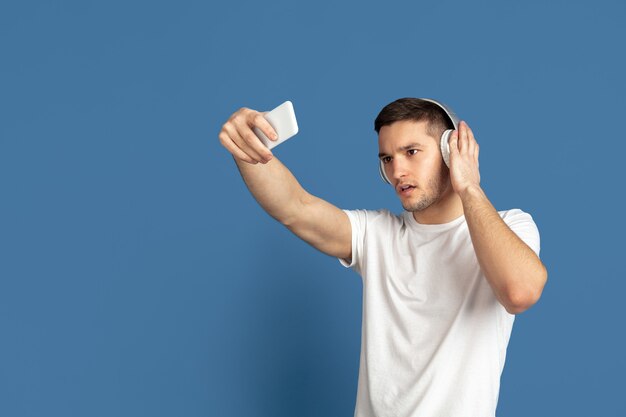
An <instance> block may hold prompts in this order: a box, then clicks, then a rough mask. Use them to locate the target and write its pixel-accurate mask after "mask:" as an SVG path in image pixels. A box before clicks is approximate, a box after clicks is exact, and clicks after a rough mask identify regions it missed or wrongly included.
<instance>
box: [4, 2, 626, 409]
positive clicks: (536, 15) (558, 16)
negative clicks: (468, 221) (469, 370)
mask: <svg viewBox="0 0 626 417" xmlns="http://www.w3.org/2000/svg"><path fill="white" fill-rule="evenodd" d="M592 4H593V5H592ZM625 18H626V6H625V3H624V2H621V1H594V2H591V1H589V2H581V1H554V2H550V3H549V4H548V2H545V1H525V2H502V1H475V2H461V1H458V2H456V1H437V2H422V1H412V2H396V1H390V2H384V3H383V2H372V3H370V2H353V3H336V2H308V3H298V2H293V1H271V2H250V1H238V2H222V3H221V4H215V2H155V1H150V2H148V1H146V2H106V3H105V2H99V3H98V2H85V1H80V2H79V1H76V2H68V1H65V2H19V3H18V2H13V4H11V3H7V2H3V3H2V6H0V48H1V56H0V135H1V136H0V137H1V138H0V192H1V197H0V198H1V200H0V222H1V223H0V415H1V416H66V417H67V416H111V415H116V416H350V415H352V413H353V410H354V403H355V397H356V387H357V376H358V363H359V349H360V329H361V327H360V326H361V295H362V293H361V291H362V285H361V280H360V277H359V276H358V275H357V274H356V273H354V272H353V271H351V270H348V269H344V268H343V267H342V266H341V265H340V264H339V262H338V261H337V260H336V259H334V258H331V257H328V256H326V255H324V254H322V253H321V252H318V251H317V250H315V249H313V248H312V247H310V246H308V245H307V244H306V243H305V242H303V241H301V240H299V239H298V238H297V237H296V236H295V235H293V234H291V232H289V231H288V230H287V229H286V228H284V227H282V226H281V225H280V224H278V223H277V222H276V221H275V220H273V219H272V218H271V217H270V216H269V215H267V214H266V213H265V212H264V211H263V210H262V209H261V208H260V207H259V206H258V205H257V203H256V201H255V200H254V198H253V197H252V196H251V195H250V194H249V193H248V191H247V189H246V187H245V185H244V183H243V181H242V180H241V177H240V176H239V173H238V171H237V169H236V167H235V164H234V162H233V160H232V158H231V156H230V154H229V153H228V152H227V151H226V149H225V148H224V147H222V146H221V144H220V142H219V139H218V137H217V135H218V133H219V130H220V128H221V126H222V124H223V123H224V122H225V121H226V120H227V119H228V117H229V116H230V115H231V114H232V113H233V112H235V111H236V110H237V109H239V108H240V107H250V108H253V109H257V110H261V111H265V110H271V109H272V108H274V107H275V106H277V105H278V104H280V103H282V102H283V101H285V100H291V101H292V102H293V103H294V107H295V110H296V114H297V116H298V122H299V125H300V133H299V134H298V135H297V136H296V137H294V138H293V139H292V140H290V141H289V142H286V143H285V144H282V145H281V146H279V147H278V148H276V149H275V152H274V154H275V156H276V157H278V158H279V159H280V160H281V161H282V162H283V163H284V164H285V165H286V166H287V167H289V168H290V169H291V171H292V172H293V173H294V175H295V176H296V177H297V178H298V180H299V181H300V183H301V184H302V185H303V186H304V187H305V188H306V189H307V190H308V191H309V192H311V193H312V194H315V195H317V196H319V197H321V198H324V199H326V200H327V201H329V202H332V203H333V204H335V205H336V206H338V207H341V208H346V209H355V208H369V209H378V208H388V209H390V210H392V211H394V212H396V213H399V212H400V211H401V210H402V207H401V205H400V203H399V201H398V199H397V197H396V196H395V194H394V193H393V190H391V189H390V188H389V186H387V185H385V184H383V183H382V181H380V179H379V177H378V172H377V168H376V161H377V158H376V154H377V152H378V148H377V137H376V134H375V132H374V130H373V121H374V118H375V117H376V115H377V114H378V112H379V111H380V109H381V108H382V107H383V106H384V105H386V104H387V103H389V102H391V101H393V100H395V99H397V98H400V97H407V96H413V97H434V98H438V99H440V100H442V101H443V102H445V103H447V104H449V105H450V106H451V107H452V108H453V109H454V110H455V111H456V113H457V114H458V115H460V116H461V117H462V118H463V119H464V120H466V121H467V122H468V123H469V125H470V127H472V129H473V131H474V133H475V135H476V138H477V141H478V143H479V144H480V162H481V164H480V168H481V185H482V186H483V188H484V190H485V192H486V193H487V196H488V197H489V198H490V200H491V202H492V203H493V204H494V206H495V207H496V208H497V209H498V210H505V209H510V208H521V209H522V210H524V211H527V212H529V213H531V214H532V216H533V218H534V220H535V222H536V224H537V226H538V228H539V230H540V234H541V258H542V260H543V262H544V264H545V265H546V266H547V268H548V271H549V278H548V283H547V286H546V287H545V290H544V292H543V296H542V298H541V300H540V301H539V303H538V304H536V305H535V306H534V307H533V308H531V309H530V310H528V311H526V312H524V313H523V314H520V315H518V316H517V318H516V322H515V326H514V328H513V333H512V336H511V342H510V344H509V348H508V354H507V363H506V366H505V368H504V373H503V375H502V387H501V392H500V400H499V404H498V412H497V415H498V416H510V417H514V416H529V415H532V416H555V415H567V416H590V415H597V416H604V417H609V416H623V415H626V397H625V396H624V395H623V392H624V383H623V380H624V375H625V373H626V363H625V359H624V352H625V351H626V342H625V340H624V330H623V321H624V320H623V319H624V308H623V299H624V296H623V293H624V289H625V287H626V285H625V283H624V282H625V281H624V278H625V277H626V274H625V273H624V266H623V251H624V244H623V237H624V234H625V232H626V230H625V227H624V221H623V220H622V217H623V214H622V212H621V211H622V210H621V209H622V208H623V207H624V205H623V204H622V203H623V197H622V193H623V191H620V190H623V186H624V185H623V184H624V179H625V178H624V173H623V170H622V168H621V166H623V164H622V162H623V158H624V157H623V155H624V151H625V149H626V146H625V145H624V133H623V127H622V121H623V115H624V110H625V104H626V101H625V99H624V97H625V96H626V94H625V93H626V88H625V83H624V77H623V74H624V73H626V65H625V60H624V53H623V51H624V42H623V41H624V39H626V29H625V25H624V23H623V22H624V19H625Z"/></svg>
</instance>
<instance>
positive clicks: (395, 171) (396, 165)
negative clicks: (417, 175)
mask: <svg viewBox="0 0 626 417" xmlns="http://www.w3.org/2000/svg"><path fill="white" fill-rule="evenodd" d="M387 166H389V168H388V169H389V170H391V176H390V178H393V179H394V180H396V181H397V180H399V179H401V178H402V177H405V176H406V175H407V173H408V168H407V167H408V162H407V161H405V160H403V159H402V158H394V159H393V160H392V161H391V163H389V164H387ZM387 175H389V174H387Z"/></svg>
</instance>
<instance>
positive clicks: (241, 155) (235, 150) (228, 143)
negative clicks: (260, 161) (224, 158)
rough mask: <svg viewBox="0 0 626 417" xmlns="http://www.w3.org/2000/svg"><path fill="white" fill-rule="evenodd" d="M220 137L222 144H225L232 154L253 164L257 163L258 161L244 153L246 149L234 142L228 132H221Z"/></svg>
mask: <svg viewBox="0 0 626 417" xmlns="http://www.w3.org/2000/svg"><path fill="white" fill-rule="evenodd" d="M219 138H220V142H221V143H222V146H224V147H225V148H226V149H227V150H228V151H229V152H230V153H231V154H233V156H234V157H235V158H237V159H240V160H242V161H245V162H247V163H249V164H253V165H254V164H256V163H257V161H255V160H254V159H252V158H250V157H249V156H248V155H246V154H245V153H244V151H242V150H241V149H239V148H238V147H237V145H235V142H233V141H232V139H231V138H230V137H229V136H228V135H227V134H226V132H222V133H220V134H219Z"/></svg>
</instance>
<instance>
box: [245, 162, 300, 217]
mask: <svg viewBox="0 0 626 417" xmlns="http://www.w3.org/2000/svg"><path fill="white" fill-rule="evenodd" d="M233 159H234V160H235V162H236V164H237V168H238V169H239V172H240V174H241V177H242V178H243V180H244V182H245V184H246V186H247V187H248V190H250V193H252V196H253V197H254V198H255V199H256V201H257V202H258V203H259V204H260V205H261V207H262V208H263V209H264V210H265V211H266V212H267V213H268V214H269V215H270V216H272V217H273V218H275V219H276V220H278V221H279V222H281V223H283V224H284V223H287V222H288V221H289V219H291V218H292V217H293V216H294V215H295V214H296V212H297V210H298V208H299V207H300V205H301V203H302V201H303V197H304V196H305V195H306V191H305V190H304V189H303V188H302V186H301V185H300V183H299V182H298V180H296V178H295V177H294V176H293V174H292V173H291V171H289V170H288V169H287V167H286V166H285V165H283V164H282V163H281V162H280V161H279V160H278V158H276V155H274V156H273V157H272V159H271V160H270V161H269V162H267V163H266V164H262V163H258V164H255V165H253V164H249V163H247V162H243V161H241V160H239V159H237V158H234V157H233Z"/></svg>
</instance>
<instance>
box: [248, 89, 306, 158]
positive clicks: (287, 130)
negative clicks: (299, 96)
mask: <svg viewBox="0 0 626 417" xmlns="http://www.w3.org/2000/svg"><path fill="white" fill-rule="evenodd" d="M263 117H265V119H266V120H267V121H268V122H269V124H270V125H272V127H273V128H274V130H275V131H276V133H277V134H278V139H277V140H271V139H269V138H268V137H267V136H265V134H264V133H263V132H262V131H261V130H260V129H259V128H258V127H253V128H252V130H253V131H254V133H256V135H257V136H258V137H259V139H261V142H263V144H264V145H265V146H267V147H268V148H269V149H272V148H274V147H275V146H277V145H280V144H281V143H283V142H284V141H286V140H287V139H289V138H291V137H292V136H294V135H295V134H296V133H298V122H297V120H296V113H295V112H294V111H293V104H292V103H291V101H285V102H284V103H283V104H281V105H280V106H278V107H276V108H275V109H274V110H272V111H270V112H269V113H267V114H265V115H264V116H263Z"/></svg>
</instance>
